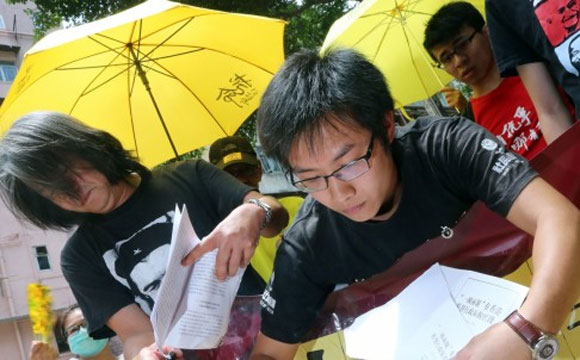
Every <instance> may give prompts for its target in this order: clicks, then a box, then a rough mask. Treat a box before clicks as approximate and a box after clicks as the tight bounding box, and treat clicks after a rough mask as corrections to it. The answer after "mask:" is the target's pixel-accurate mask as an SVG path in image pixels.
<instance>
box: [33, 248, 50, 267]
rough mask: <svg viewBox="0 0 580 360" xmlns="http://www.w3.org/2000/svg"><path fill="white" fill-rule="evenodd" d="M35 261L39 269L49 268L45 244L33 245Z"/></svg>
mask: <svg viewBox="0 0 580 360" xmlns="http://www.w3.org/2000/svg"><path fill="white" fill-rule="evenodd" d="M34 251H36V262H37V263H38V269H39V270H50V260H49V259H48V250H47V249H46V246H35V247H34Z"/></svg>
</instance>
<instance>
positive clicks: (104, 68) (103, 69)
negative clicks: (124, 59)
mask: <svg viewBox="0 0 580 360" xmlns="http://www.w3.org/2000/svg"><path fill="white" fill-rule="evenodd" d="M118 57H119V54H118V55H117V56H115V57H114V58H113V59H111V62H113V61H115V60H116V59H117V58H118ZM106 69H107V68H106V67H103V68H102V69H101V71H99V73H98V74H97V75H95V77H94V78H93V79H92V80H91V81H89V83H88V84H87V86H86V87H85V88H84V89H83V91H81V94H80V95H79V96H78V97H77V99H76V100H75V102H74V104H73V105H72V107H71V110H70V112H69V114H72V112H73V111H74V108H75V107H76V106H77V104H78V102H79V101H80V99H81V98H82V97H83V96H85V95H87V94H90V93H91V92H93V91H95V90H96V89H98V88H100V87H101V86H103V85H105V84H106V83H108V82H109V81H111V80H113V79H114V78H116V77H117V76H119V75H120V74H122V73H123V72H125V71H126V69H123V71H121V72H120V73H118V74H117V75H114V76H113V77H112V78H110V79H108V80H106V81H105V82H103V83H101V84H99V85H98V86H96V87H94V88H93V89H91V90H90V91H87V90H88V89H89V88H90V87H91V85H92V84H93V83H94V82H95V81H96V80H97V79H98V78H99V76H100V75H101V74H102V73H103V72H104V71H105V70H106Z"/></svg>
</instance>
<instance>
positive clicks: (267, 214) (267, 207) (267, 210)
mask: <svg viewBox="0 0 580 360" xmlns="http://www.w3.org/2000/svg"><path fill="white" fill-rule="evenodd" d="M248 203H249V204H254V205H257V206H259V207H261V208H262V210H264V212H265V215H264V220H262V224H260V231H262V230H264V229H265V228H266V227H268V225H269V224H270V220H272V208H271V207H270V205H268V204H266V203H265V202H264V201H262V200H260V199H253V198H252V199H249V200H248Z"/></svg>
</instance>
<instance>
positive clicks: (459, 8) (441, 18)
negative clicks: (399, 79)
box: [423, 1, 485, 61]
mask: <svg viewBox="0 0 580 360" xmlns="http://www.w3.org/2000/svg"><path fill="white" fill-rule="evenodd" d="M484 25H485V20H484V19H483V16H482V15H481V13H480V12H479V11H478V10H477V8H476V7H475V6H473V5H472V4H470V3H468V2H466V1H456V2H452V3H449V4H446V5H443V6H442V7H441V8H440V9H439V10H437V12H436V13H435V14H433V16H432V17H431V19H429V21H428V22H427V26H426V27H425V40H424V41H423V46H424V47H425V49H426V50H427V52H428V53H429V55H431V57H432V58H433V60H435V61H437V59H435V57H434V56H433V54H432V53H431V50H433V48H434V47H435V46H438V45H441V44H445V43H447V42H449V41H451V40H453V39H454V38H455V37H456V36H457V35H458V34H459V32H460V31H461V28H462V27H463V26H469V27H471V28H473V29H474V30H477V31H480V30H482V29H483V26H484Z"/></svg>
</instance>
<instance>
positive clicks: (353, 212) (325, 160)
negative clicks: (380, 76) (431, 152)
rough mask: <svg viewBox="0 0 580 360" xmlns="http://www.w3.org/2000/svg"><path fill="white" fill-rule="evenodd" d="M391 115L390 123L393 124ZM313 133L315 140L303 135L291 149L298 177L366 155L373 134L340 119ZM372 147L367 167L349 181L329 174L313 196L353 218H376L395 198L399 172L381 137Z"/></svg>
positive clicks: (322, 173)
mask: <svg viewBox="0 0 580 360" xmlns="http://www.w3.org/2000/svg"><path fill="white" fill-rule="evenodd" d="M390 115H391V116H390V117H389V119H390V120H389V121H390V122H389V125H390V126H394V125H393V123H392V121H393V118H392V113H390ZM331 121H332V120H331ZM313 136H314V139H313V141H314V143H313V144H311V143H309V140H306V139H304V137H301V138H299V139H297V140H296V141H295V142H294V143H293V145H292V147H291V149H290V155H289V162H290V165H291V167H292V169H293V172H294V176H295V180H305V179H310V178H314V177H317V176H328V175H329V174H332V173H334V172H335V171H336V170H337V169H340V168H341V167H343V166H345V165H347V164H349V163H351V162H353V161H355V160H357V159H361V158H363V157H364V156H365V154H366V153H367V152H368V148H369V143H371V138H372V136H371V133H370V132H369V131H368V130H366V129H363V128H361V127H359V126H357V125H353V124H347V123H345V122H342V121H339V120H336V121H332V123H330V124H329V123H326V124H324V125H322V127H321V129H320V132H317V133H315V134H313ZM390 140H391V139H390ZM311 145H314V146H311ZM371 151H372V154H371V156H370V158H369V159H368V164H369V168H368V171H366V172H364V173H362V175H360V176H358V177H356V178H354V179H352V180H350V181H345V180H340V179H338V178H337V177H336V176H330V177H328V179H327V182H328V187H327V188H326V189H323V190H320V191H315V192H312V193H311V195H312V197H313V198H314V199H315V200H317V201H318V202H320V203H321V204H322V205H324V206H326V207H328V208H330V209H332V210H334V211H336V212H338V213H340V214H342V215H344V216H346V217H348V218H350V219H351V220H354V221H359V222H362V221H367V220H371V219H373V218H375V216H376V215H377V213H378V212H379V210H380V209H381V207H382V206H383V205H384V204H385V203H386V202H390V201H391V200H392V199H393V195H394V193H395V191H396V189H397V185H398V176H397V169H396V166H395V163H394V160H393V158H392V156H391V153H390V152H388V151H387V150H385V148H384V146H383V144H382V142H381V141H379V140H378V139H375V140H374V141H373V142H372V149H371Z"/></svg>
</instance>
